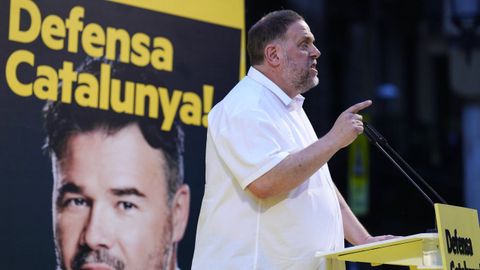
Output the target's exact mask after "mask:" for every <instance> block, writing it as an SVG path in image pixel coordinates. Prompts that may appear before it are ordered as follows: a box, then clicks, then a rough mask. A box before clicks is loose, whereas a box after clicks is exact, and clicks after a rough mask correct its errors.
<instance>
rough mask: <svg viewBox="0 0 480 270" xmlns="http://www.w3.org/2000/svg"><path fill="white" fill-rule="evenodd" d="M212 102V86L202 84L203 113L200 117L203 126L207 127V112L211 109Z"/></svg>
mask: <svg viewBox="0 0 480 270" xmlns="http://www.w3.org/2000/svg"><path fill="white" fill-rule="evenodd" d="M212 103H213V86H212V85H208V84H204V85H203V112H204V113H205V114H204V115H203V117H202V124H203V126H204V127H208V113H209V112H210V110H211V109H212Z"/></svg>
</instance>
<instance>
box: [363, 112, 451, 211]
mask: <svg viewBox="0 0 480 270" xmlns="http://www.w3.org/2000/svg"><path fill="white" fill-rule="evenodd" d="M363 128H364V130H363V133H364V134H365V136H367V138H368V140H369V141H370V142H371V143H372V144H374V145H375V146H376V147H377V148H378V149H380V151H381V152H382V153H383V154H384V155H385V156H386V157H387V158H388V159H389V160H390V161H391V162H392V163H393V164H394V165H395V167H397V169H399V170H400V171H401V172H402V173H403V175H404V176H405V177H406V178H407V179H408V180H409V181H410V183H411V184H412V185H413V186H415V188H416V189H417V190H418V191H419V192H420V193H421V194H422V195H423V197H425V199H427V201H428V202H429V203H430V204H431V205H432V206H434V203H433V201H432V199H431V198H430V197H429V196H428V195H427V194H426V193H425V191H424V190H423V189H422V188H421V187H420V186H419V185H418V184H417V182H415V180H413V179H412V177H411V176H410V175H409V174H408V173H407V172H406V171H405V169H404V168H403V167H402V166H400V164H399V163H398V161H399V162H401V163H402V164H403V166H405V167H406V169H408V170H409V171H410V172H411V173H412V174H413V175H414V176H415V177H416V178H417V179H418V180H420V182H421V183H422V184H423V185H424V186H425V187H426V188H427V189H428V190H429V191H430V192H431V193H432V194H433V195H435V197H436V199H437V200H439V201H440V202H441V203H443V204H447V202H446V201H445V200H444V199H443V198H442V196H440V195H439V194H438V193H437V192H436V191H435V190H434V189H433V188H432V187H431V186H430V185H429V184H428V183H427V182H426V181H425V179H423V177H421V176H420V175H419V174H418V173H417V172H416V171H415V170H414V169H413V168H412V167H411V166H410V165H408V163H407V162H406V161H405V160H404V159H403V158H402V157H401V156H400V155H399V154H398V153H397V152H396V151H395V150H394V149H393V148H392V147H391V146H390V145H389V144H388V142H387V140H386V139H385V137H383V136H382V134H380V133H379V132H378V131H377V130H376V129H375V128H373V127H372V126H370V125H369V124H368V123H367V122H365V121H364V122H363ZM387 150H388V151H387ZM389 152H390V153H392V154H393V155H394V157H395V158H396V159H397V160H398V161H397V160H395V159H394V158H393V157H392V156H391V155H390V153H389Z"/></svg>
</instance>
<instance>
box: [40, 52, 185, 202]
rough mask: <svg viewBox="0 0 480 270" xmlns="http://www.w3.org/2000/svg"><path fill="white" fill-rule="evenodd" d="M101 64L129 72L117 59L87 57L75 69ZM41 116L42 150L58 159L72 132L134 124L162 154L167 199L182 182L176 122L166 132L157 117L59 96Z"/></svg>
mask: <svg viewBox="0 0 480 270" xmlns="http://www.w3.org/2000/svg"><path fill="white" fill-rule="evenodd" d="M102 63H108V64H110V65H111V66H112V75H116V76H121V74H122V73H123V72H129V73H130V71H131V70H130V71H129V70H128V67H126V66H125V65H123V64H120V63H118V62H112V61H108V60H105V59H92V58H89V59H87V60H86V61H85V63H84V64H83V65H82V66H81V67H80V68H79V69H77V71H79V70H82V71H83V72H85V71H87V72H91V73H96V72H98V71H99V70H100V65H101V64H102ZM130 74H131V73H130ZM137 75H138V76H139V77H145V73H144V74H139V73H137ZM59 88H60V87H59ZM59 92H60V91H59ZM43 117H44V128H45V130H46V133H47V136H46V140H45V145H44V149H45V150H46V151H48V153H49V154H50V156H52V155H55V156H56V157H57V158H58V159H59V160H60V159H62V157H63V155H64V154H65V153H64V152H65V147H66V144H67V142H68V140H69V139H70V137H71V136H72V135H75V134H79V133H85V132H90V131H95V130H100V131H103V132H105V134H107V135H113V134H115V133H116V132H118V131H120V130H121V129H123V128H125V127H127V126H129V125H132V124H135V125H137V126H138V127H139V129H140V131H141V133H142V135H143V137H144V138H145V140H146V141H147V143H148V144H149V145H150V146H151V147H152V148H154V149H158V150H159V151H161V152H162V153H163V156H164V158H165V162H166V164H165V165H166V168H165V177H166V179H167V191H168V201H169V202H170V201H171V199H172V198H173V196H174V194H175V192H176V191H177V189H178V188H179V187H180V185H181V184H182V183H183V181H184V175H183V152H184V133H183V130H182V128H181V126H180V124H179V123H178V122H174V124H173V126H172V129H171V130H170V131H163V130H162V129H161V128H160V124H161V123H162V122H161V121H160V120H159V119H153V118H149V117H147V116H144V117H140V116H136V115H130V114H121V113H116V112H114V111H110V110H100V109H94V108H86V107H81V106H80V105H78V104H74V103H73V104H66V103H63V102H61V101H60V99H57V101H48V102H47V103H46V105H45V106H44V108H43Z"/></svg>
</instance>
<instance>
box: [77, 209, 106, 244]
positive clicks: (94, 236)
mask: <svg viewBox="0 0 480 270" xmlns="http://www.w3.org/2000/svg"><path fill="white" fill-rule="evenodd" d="M113 235H114V228H113V226H112V221H111V218H109V214H108V211H106V209H105V207H102V206H100V205H95V204H94V205H92V208H91V211H90V215H89V218H88V220H87V222H86V224H85V225H84V228H83V232H82V241H81V242H82V244H83V245H87V246H88V247H89V248H90V249H92V250H97V249H100V248H104V249H110V248H111V247H112V244H113Z"/></svg>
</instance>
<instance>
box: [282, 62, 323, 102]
mask: <svg viewBox="0 0 480 270" xmlns="http://www.w3.org/2000/svg"><path fill="white" fill-rule="evenodd" d="M310 67H311V64H309V65H308V66H306V67H300V66H298V65H297V64H295V62H294V61H293V60H292V59H291V58H290V57H289V56H288V55H286V68H285V69H284V76H285V77H286V78H287V80H288V81H289V82H290V83H291V84H292V86H293V87H294V89H295V90H297V91H298V92H299V93H300V94H303V93H305V92H307V91H308V90H310V89H312V88H313V87H315V86H317V84H318V77H317V76H313V77H312V75H311V74H310Z"/></svg>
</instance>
